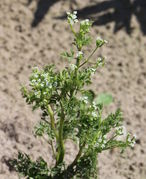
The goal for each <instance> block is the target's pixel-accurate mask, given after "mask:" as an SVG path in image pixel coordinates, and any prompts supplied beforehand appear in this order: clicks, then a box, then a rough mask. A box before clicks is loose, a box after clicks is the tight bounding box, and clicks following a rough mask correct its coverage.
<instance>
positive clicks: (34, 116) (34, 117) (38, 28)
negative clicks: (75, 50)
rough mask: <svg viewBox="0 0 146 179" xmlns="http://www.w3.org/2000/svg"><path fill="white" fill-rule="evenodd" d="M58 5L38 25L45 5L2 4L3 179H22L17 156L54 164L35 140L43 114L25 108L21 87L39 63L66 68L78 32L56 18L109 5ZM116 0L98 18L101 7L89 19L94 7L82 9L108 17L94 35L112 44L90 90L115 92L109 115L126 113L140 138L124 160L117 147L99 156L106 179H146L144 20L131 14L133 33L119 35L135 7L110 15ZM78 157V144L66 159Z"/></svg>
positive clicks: (4, 0)
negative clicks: (65, 54) (14, 167)
mask: <svg viewBox="0 0 146 179" xmlns="http://www.w3.org/2000/svg"><path fill="white" fill-rule="evenodd" d="M41 1H45V0H41ZM48 1H49V0H48ZM50 1H51V0H50ZM52 1H53V3H52V4H50V5H51V6H50V8H49V9H47V8H46V5H45V6H44V7H42V8H45V10H46V12H47V13H46V14H45V16H44V18H43V19H42V20H41V19H40V20H41V22H40V23H39V24H37V23H36V22H37V21H34V23H32V21H33V19H34V13H35V11H36V9H37V3H38V2H39V0H32V1H31V0H30V1H29V2H27V0H0V179H8V178H9V179H18V176H17V174H16V173H15V172H14V171H10V170H9V167H8V166H7V160H8V159H9V158H11V157H15V156H16V155H17V152H18V150H21V151H23V152H26V153H27V154H30V155H31V156H32V158H33V159H36V158H37V157H38V156H40V155H41V156H43V157H44V158H45V159H46V160H47V161H48V163H50V164H51V162H52V158H51V153H50V148H49V147H48V145H47V144H45V142H44V141H43V140H38V139H36V138H35V137H33V135H32V129H33V126H34V125H35V124H36V123H37V122H38V121H39V118H40V115H39V112H32V111H31V108H30V107H29V106H27V104H26V103H25V101H24V100H23V98H22V97H21V93H20V85H21V84H22V83H23V84H27V83H28V77H29V75H30V73H31V68H32V67H33V66H36V65H37V66H39V67H41V66H43V65H45V64H50V63H54V64H55V65H56V66H57V68H58V69H62V68H63V67H64V65H65V63H66V62H64V61H63V60H62V59H61V58H60V56H59V54H60V53H61V52H62V51H63V50H67V49H69V46H70V44H71V42H72V35H71V33H70V30H69V28H68V25H67V23H66V21H65V20H64V19H60V18H58V17H61V16H62V15H64V13H65V12H66V11H69V10H70V8H72V9H82V8H84V7H88V6H89V5H90V6H92V5H93V7H94V5H95V4H97V3H104V2H105V1H104V0H93V1H91V0H90V1H89V0H84V1H82V0H76V1H74V2H73V4H70V2H69V0H66V1H65V0H64V1H61V0H58V1H57V0H56V1H54V0H52ZM52 1H51V2H52ZM110 1H111V6H110V5H109V6H108V8H106V7H107V6H106V4H105V5H103V6H102V7H100V6H99V8H97V10H101V11H100V13H99V14H97V13H96V7H95V8H93V9H92V8H91V11H93V12H92V14H88V13H89V12H88V10H90V9H85V12H82V11H81V12H82V13H81V16H82V17H84V16H86V17H87V16H88V15H90V16H92V18H93V19H94V20H96V19H98V17H99V16H101V17H103V16H104V14H105V13H106V12H107V15H106V16H105V19H104V23H106V24H105V25H102V23H101V22H100V21H99V22H97V24H98V25H97V26H94V27H93V29H92V31H91V33H92V34H93V36H94V37H95V38H96V36H101V37H103V38H105V39H107V40H108V41H109V44H108V45H107V46H106V47H104V48H102V50H101V51H100V52H98V53H97V55H100V54H103V55H105V56H107V61H106V62H107V65H106V66H105V67H104V68H103V69H100V70H99V72H97V73H96V75H95V77H94V79H93V80H94V83H93V85H92V86H91V88H93V89H94V90H95V91H96V93H98V92H109V93H111V94H112V95H113V97H114V99H115V101H114V104H112V105H111V106H109V107H108V109H106V112H109V111H114V110H115V109H116V108H117V107H120V108H121V109H122V111H123V114H124V119H125V120H124V125H125V126H126V127H127V130H128V131H130V132H131V133H134V134H136V135H137V141H136V146H135V147H134V149H128V150H126V152H125V153H124V154H122V155H121V154H120V152H119V150H114V151H110V152H104V153H102V154H100V156H99V158H100V160H99V170H100V179H146V59H145V58H146V36H144V34H143V32H144V25H146V21H145V20H146V19H143V21H141V27H140V23H139V20H138V16H136V13H135V14H134V13H132V16H131V19H130V22H131V29H132V32H131V33H130V34H128V33H127V32H129V29H128V30H127V32H126V30H125V27H124V26H123V28H122V29H121V30H119V31H117V32H116V33H114V32H113V31H114V28H115V26H116V25H119V26H120V24H118V21H117V18H118V17H119V18H120V17H123V18H124V19H125V23H126V21H127V18H128V13H129V12H130V11H132V8H130V6H128V8H129V9H127V7H126V6H124V8H123V9H121V5H120V6H119V7H120V9H119V13H118V10H117V14H114V15H113V16H112V15H111V14H112V13H113V12H114V9H113V7H114V6H113V5H114V1H113V0H109V1H108V2H110ZM138 1H139V2H142V1H140V0H137V2H138ZM106 2H107V1H106ZM117 2H118V0H117ZM119 2H124V1H122V0H121V1H119ZM127 2H128V0H127ZM143 2H144V1H143ZM116 8H118V6H116ZM138 8H139V9H137V13H138V12H139V11H140V8H143V9H142V10H143V11H142V13H143V14H142V16H143V18H144V15H146V14H145V11H146V4H144V3H143V5H142V6H141V7H138ZM122 11H123V14H121V12H122ZM42 12H43V11H41V13H42ZM40 15H41V14H40ZM122 15H123V16H122ZM37 18H40V16H37ZM114 18H115V19H114ZM109 19H110V20H109ZM108 20H109V23H107V22H108ZM144 22H145V24H144ZM31 25H33V27H32V26H31ZM42 146H43V147H42ZM75 154H76V147H75V146H74V145H73V144H71V143H70V142H68V144H67V152H66V160H67V162H70V161H72V160H73V158H74V156H75Z"/></svg>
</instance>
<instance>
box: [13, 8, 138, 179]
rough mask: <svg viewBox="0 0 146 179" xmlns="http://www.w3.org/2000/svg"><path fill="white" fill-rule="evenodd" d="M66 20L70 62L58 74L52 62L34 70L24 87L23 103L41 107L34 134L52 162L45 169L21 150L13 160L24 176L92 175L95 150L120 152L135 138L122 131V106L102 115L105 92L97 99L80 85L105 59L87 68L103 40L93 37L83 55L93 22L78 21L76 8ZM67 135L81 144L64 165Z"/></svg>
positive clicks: (47, 178) (88, 178)
mask: <svg viewBox="0 0 146 179" xmlns="http://www.w3.org/2000/svg"><path fill="white" fill-rule="evenodd" d="M67 20H68V23H69V26H70V29H71V31H72V33H73V35H74V41H73V45H74V46H75V47H76V50H73V49H71V50H70V52H64V53H62V56H63V57H64V58H67V59H68V60H69V61H70V64H69V66H68V67H66V68H65V69H63V70H62V71H60V72H58V71H57V70H56V69H55V67H54V65H48V66H46V67H44V68H43V69H42V70H40V69H38V68H34V69H33V71H32V75H31V76H30V84H29V88H26V87H22V94H23V97H24V98H25V99H26V102H27V103H28V104H31V105H32V108H33V110H35V109H37V108H40V109H41V111H42V118H41V120H40V123H39V124H38V125H37V126H36V127H35V135H36V136H40V137H41V136H43V135H44V134H47V137H48V143H49V145H50V146H51V148H52V154H53V157H54V160H55V164H54V165H53V166H52V167H51V168H48V166H47V162H46V161H45V160H44V159H43V158H41V157H40V158H39V159H38V160H37V161H35V162H34V161H32V160H31V158H30V157H29V156H28V155H27V154H23V153H19V155H18V158H17V159H14V160H12V161H11V164H12V165H13V167H14V168H15V169H16V171H18V172H19V173H21V174H23V175H24V176H25V177H27V178H28V179H32V178H33V179H51V178H53V179H57V178H58V179H71V178H83V179H91V178H94V179H95V178H97V176H98V173H97V155H98V154H99V153H101V152H102V151H105V150H108V149H113V148H115V147H119V148H121V149H122V150H124V149H125V148H126V147H129V146H133V145H134V141H135V137H131V136H130V134H125V132H124V131H125V130H124V127H123V126H122V120H123V119H122V113H121V111H120V109H117V110H116V112H115V113H113V114H109V115H108V116H107V117H106V118H103V117H102V110H103V106H104V102H105V101H107V100H105V98H106V96H104V95H103V94H102V97H101V98H100V97H99V96H98V98H95V94H94V92H93V91H92V90H86V89H85V88H84V87H85V85H89V84H91V77H92V75H93V74H95V72H96V70H97V68H99V67H100V66H103V65H104V57H98V58H97V60H96V61H94V62H93V63H92V66H89V62H90V61H91V59H92V57H93V54H94V53H95V52H96V50H98V49H99V48H100V47H102V46H103V45H104V44H106V43H107V41H106V40H103V39H101V38H97V39H96V43H95V48H94V50H93V51H92V52H91V54H89V56H88V57H86V56H85V54H84V47H86V46H87V45H89V44H90V43H91V36H90V34H89V32H90V27H91V26H92V22H91V21H89V20H88V19H87V20H83V21H81V22H80V23H79V22H78V19H77V12H76V11H75V12H73V13H72V14H71V13H67ZM76 23H79V24H80V26H79V30H78V31H77V32H76V31H75V29H74V24H76ZM108 97H109V96H108ZM103 99H104V100H103ZM108 99H110V98H108ZM108 102H109V101H108ZM111 132H112V134H111V135H109V133H111ZM122 135H125V139H124V140H123V139H122V138H120V136H122ZM67 139H71V140H72V141H73V142H75V143H76V145H78V148H79V150H78V154H77V155H76V157H75V159H74V160H73V162H72V163H71V164H70V165H68V166H67V165H66V163H65V161H64V156H65V145H64V143H65V141H66V140H67Z"/></svg>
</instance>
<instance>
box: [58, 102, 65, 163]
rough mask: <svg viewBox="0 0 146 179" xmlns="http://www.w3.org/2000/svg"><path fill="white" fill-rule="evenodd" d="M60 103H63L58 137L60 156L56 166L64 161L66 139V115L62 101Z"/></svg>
mask: <svg viewBox="0 0 146 179" xmlns="http://www.w3.org/2000/svg"><path fill="white" fill-rule="evenodd" d="M60 105H61V119H60V126H59V138H58V145H59V147H58V157H57V161H56V166H57V165H59V164H60V163H62V162H63V159H64V153H65V148H64V141H63V125H64V119H65V115H64V110H63V106H62V103H61V102H60Z"/></svg>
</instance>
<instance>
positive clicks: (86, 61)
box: [79, 46, 98, 68]
mask: <svg viewBox="0 0 146 179" xmlns="http://www.w3.org/2000/svg"><path fill="white" fill-rule="evenodd" d="M97 49H98V47H97V46H96V48H95V49H94V50H93V52H92V53H91V54H90V55H89V57H88V58H87V59H86V60H85V61H84V62H83V63H82V64H81V65H80V66H79V68H80V67H82V66H83V65H85V64H86V63H88V61H89V60H90V58H91V57H92V56H93V55H94V53H95V52H96V50H97Z"/></svg>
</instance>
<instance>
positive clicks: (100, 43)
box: [96, 37, 108, 47]
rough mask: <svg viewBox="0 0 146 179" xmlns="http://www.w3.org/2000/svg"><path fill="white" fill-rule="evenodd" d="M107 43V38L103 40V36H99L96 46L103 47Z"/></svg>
mask: <svg viewBox="0 0 146 179" xmlns="http://www.w3.org/2000/svg"><path fill="white" fill-rule="evenodd" d="M105 43H108V42H107V40H103V39H102V38H101V37H97V38H96V46H97V47H101V46H102V45H104V44H105Z"/></svg>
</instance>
